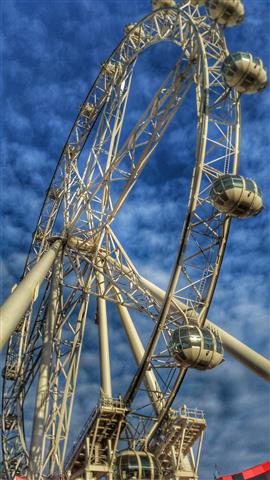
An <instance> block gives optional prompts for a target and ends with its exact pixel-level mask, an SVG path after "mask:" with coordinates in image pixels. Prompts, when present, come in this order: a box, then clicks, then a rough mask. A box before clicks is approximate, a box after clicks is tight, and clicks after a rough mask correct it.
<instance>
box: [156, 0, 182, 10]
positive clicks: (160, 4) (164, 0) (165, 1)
mask: <svg viewBox="0 0 270 480" xmlns="http://www.w3.org/2000/svg"><path fill="white" fill-rule="evenodd" d="M175 6H176V2H175V0H152V9H153V10H158V9H159V8H165V7H175Z"/></svg>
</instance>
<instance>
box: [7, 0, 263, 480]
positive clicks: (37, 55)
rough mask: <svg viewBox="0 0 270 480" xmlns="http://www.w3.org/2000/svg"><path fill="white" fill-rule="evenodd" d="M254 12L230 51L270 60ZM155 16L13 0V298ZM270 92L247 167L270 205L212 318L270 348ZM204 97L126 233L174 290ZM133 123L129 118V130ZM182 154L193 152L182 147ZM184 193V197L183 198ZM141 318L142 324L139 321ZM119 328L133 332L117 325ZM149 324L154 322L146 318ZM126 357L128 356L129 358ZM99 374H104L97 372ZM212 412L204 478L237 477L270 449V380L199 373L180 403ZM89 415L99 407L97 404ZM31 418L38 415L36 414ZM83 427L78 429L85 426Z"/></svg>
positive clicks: (123, 374) (140, 72)
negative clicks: (90, 106)
mask: <svg viewBox="0 0 270 480" xmlns="http://www.w3.org/2000/svg"><path fill="white" fill-rule="evenodd" d="M245 6H246V20H245V22H244V23H243V24H242V25H240V26H239V27H237V28H233V29H228V30H226V38H227V41H228V46H229V49H230V50H232V51H236V50H242V51H251V52H253V53H254V54H256V55H257V56H260V57H262V58H263V60H264V62H265V63H266V64H267V65H268V66H269V55H270V41H269V20H270V0H246V1H245ZM149 11H150V1H149V0H133V1H128V0H98V1H94V0H68V1H65V0H54V1H53V0H18V1H12V0H4V1H3V2H2V4H1V27H2V28H1V30H2V32H3V37H4V42H1V49H2V52H1V76H2V80H3V88H2V96H1V133H2V134H1V165H0V168H1V258H0V262H1V297H2V299H3V298H5V297H6V296H7V295H8V292H9V291H10V288H11V287H12V285H13V284H14V283H16V282H17V281H18V278H19V277H20V275H21V272H22V269H23V265H24V262H25V258H26V254H27V251H28V247H29V243H30V241H31V235H32V232H33V231H34V229H35V223H36V220H37V218H38V214H39V210H40V207H41V205H42V201H43V197H44V193H45V191H46V189H47V187H48V183H49V180H50V177H51V175H52V173H53V170H54V167H55V164H56V161H57V159H58V158H59V155H60V152H61V150H62V147H63V144H64V143H65V141H66V138H67V135H68V133H69V130H70V128H71V126H72V123H73V121H74V119H75V117H76V115H77V113H78V110H79V107H80V104H81V102H82V101H83V99H84V97H85V96H86V93H87V92H88V90H89V88H90V86H91V84H92V83H93V81H94V79H95V77H96V76H97V74H98V72H99V66H100V63H101V62H102V61H104V60H105V59H106V58H107V57H108V56H109V55H110V53H111V51H112V50H113V49H114V48H115V46H116V45H117V43H118V42H119V41H120V40H121V38H122V35H123V28H124V25H126V24H128V23H130V22H135V21H138V20H139V19H141V18H142V17H144V16H145V15H147V14H148V13H149ZM175 53H176V47H175V46H173V45H169V44H166V45H160V46H155V47H154V48H152V49H151V50H149V51H148V52H146V53H145V54H144V55H143V56H142V58H141V60H140V61H139V62H138V64H137V70H136V72H135V76H134V86H133V87H132V91H131V97H130V102H129V110H128V116H127V122H130V123H132V122H133V123H134V119H136V118H138V116H139V115H140V112H142V111H143V109H144V108H145V107H146V106H147V104H148V102H149V100H150V99H151V97H152V95H153V93H154V92H155V90H156V89H157V88H158V86H159V85H160V83H161V81H162V80H163V78H164V76H165V75H166V72H168V71H169V69H170V67H171V66H172V65H173V62H174V60H175ZM269 111H270V97H269V90H266V91H264V92H263V93H262V94H260V95H255V96H245V97H243V98H242V135H241V169H240V170H241V173H242V174H243V175H245V176H248V177H250V178H254V179H255V180H256V181H257V183H258V184H259V186H260V187H261V188H262V191H263V194H264V199H265V209H264V211H263V212H262V214H261V215H260V216H258V217H256V218H254V219H248V220H242V221H240V220H234V221H233V225H232V229H231V234H230V239H229V243H228V247H227V251H226V255H225V259H224V263H223V267H222V271H221V275H220V279H219V282H218V286H217V289H216V293H215V296H214V301H213V304H212V306H211V310H210V313H209V318H210V319H211V320H213V321H214V322H216V323H217V324H218V325H220V326H222V327H224V328H225V329H226V330H228V331H229V332H230V333H232V334H234V335H235V336H237V337H238V338H239V339H241V340H242V341H244V342H246V343H247V344H248V345H250V346H251V347H253V348H254V349H256V350H257V351H259V352H260V353H262V354H263V355H265V356H268V357H269V356H270V352H269V333H270V332H269V313H270V301H269V299H270V288H269V286H270V277H269V260H270V258H269V257H270V252H269V248H270V231H269V215H270V213H269V212H270V201H269V185H270V165H269V151H270V148H269V120H270V119H269ZM195 125H196V118H195V106H194V97H193V96H192V92H191V97H190V99H188V100H187V104H186V107H183V109H182V110H181V113H180V112H179V115H178V117H177V118H176V121H175V122H174V123H173V124H172V125H171V128H170V130H169V131H168V133H167V135H166V136H165V137H164V139H163V141H162V143H161V144H160V145H159V147H158V149H157V151H156V152H155V154H154V157H153V159H151V162H150V164H149V165H148V166H147V168H146V170H145V172H144V173H143V175H142V178H141V179H140V182H138V185H136V187H135V189H134V191H133V192H132V195H131V196H130V198H129V199H128V201H127V204H126V205H125V207H124V209H123V211H122V212H121V215H120V216H119V219H118V220H117V222H116V225H115V229H116V231H117V233H118V235H119V237H120V239H121V242H122V243H123V245H124V246H125V248H126V250H127V251H128V253H129V255H130V256H131V258H132V259H133V261H134V262H135V264H136V266H137V267H138V269H139V270H140V271H141V273H142V274H144V275H145V276H147V277H149V278H151V279H152V280H153V281H154V282H156V283H157V284H159V285H160V286H162V287H165V286H166V282H167V280H168V276H169V273H170V269H171V268H172V265H173V261H174V257H175V254H176V248H177V244H178V239H179V234H180V231H181V226H182V221H183V219H184V216H185V208H186V199H187V195H188V186H189V182H190V175H191V171H192V166H193V165H192V162H190V158H192V156H194V149H195V145H194V140H195ZM127 128H128V126H127ZM180 152H181V154H180ZM179 192H181V194H180V193H179ZM111 314H112V316H113V318H114V320H113V321H112V326H111V333H112V329H113V330H114V332H113V335H114V346H115V345H117V348H115V347H114V346H113V345H112V349H111V350H112V370H113V379H114V393H115V394H116V395H117V394H118V393H120V392H121V388H122V387H123V384H124V383H125V379H127V382H128V379H129V361H131V360H130V355H131V353H130V352H129V351H128V348H127V345H126V342H125V340H124V336H123V333H122V331H120V325H118V323H117V319H115V317H114V315H115V312H113V311H112V312H111ZM139 322H140V319H138V323H139ZM117 326H119V329H118V328H117ZM140 328H141V330H143V328H145V329H147V326H144V325H143V324H141V325H140ZM93 337H94V338H93V340H92V338H90V339H89V338H88V337H87V342H86V346H85V348H84V355H83V358H82V368H81V372H80V377H79V385H78V395H77V402H76V405H75V413H74V420H73V427H72V429H73V434H74V435H75V433H76V429H77V428H78V427H77V424H78V419H79V418H81V417H82V416H83V415H86V413H87V415H88V413H90V410H91V407H93V406H94V404H95V403H96V400H97V397H96V396H95V394H96V392H97V390H98V378H97V376H96V375H94V373H93V375H92V376H91V377H90V376H89V366H94V367H95V366H96V365H97V362H98V360H97V340H96V333H94V334H93ZM123 358H125V362H123ZM94 370H96V369H95V368H94ZM183 402H185V403H186V404H187V405H188V406H191V407H198V408H202V409H204V410H205V414H206V418H207V422H208V430H207V434H206V437H205V443H204V447H203V452H202V460H201V467H200V473H201V477H200V478H201V479H202V480H207V479H210V478H212V476H213V471H214V465H215V464H217V465H218V469H219V471H220V472H221V473H230V472H234V471H239V470H241V469H244V468H247V467H249V466H251V465H254V464H256V463H260V462H263V461H265V460H267V459H269V457H270V444H269V438H270V437H269V433H270V427H269V425H270V396H269V388H268V387H267V386H266V385H265V383H264V382H263V381H262V380H261V379H260V378H256V376H254V375H253V374H252V373H250V372H249V371H247V370H246V369H245V368H244V367H242V366H241V365H239V364H238V363H236V362H235V361H234V360H233V359H231V358H230V357H228V356H227V357H226V362H225V363H224V364H223V365H222V366H221V367H219V368H217V369H216V370H214V371H212V372H208V373H200V372H195V371H192V372H189V374H188V376H187V380H186V382H185V385H184V387H183V389H182V390H181V394H180V396H179V405H181V403H183ZM85 412H86V413H85ZM26 417H27V418H28V423H29V424H30V423H31V421H30V417H28V413H27V415H26ZM74 432H75V433H74Z"/></svg>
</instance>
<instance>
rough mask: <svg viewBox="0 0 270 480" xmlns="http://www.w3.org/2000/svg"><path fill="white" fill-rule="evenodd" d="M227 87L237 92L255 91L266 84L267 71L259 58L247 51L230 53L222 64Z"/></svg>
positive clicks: (258, 90)
mask: <svg viewBox="0 0 270 480" xmlns="http://www.w3.org/2000/svg"><path fill="white" fill-rule="evenodd" d="M221 70H222V75H223V78H224V80H225V82H226V84H227V85H228V87H231V88H234V89H235V90H236V91H237V92H239V93H256V92H260V91H261V90H263V89H264V88H265V87H266V85H267V72H266V69H265V67H264V65H263V62H262V60H261V59H260V58H257V57H253V55H252V54H251V53H248V52H236V53H231V54H230V55H228V57H226V58H225V60H224V62H223V65H222V69H221Z"/></svg>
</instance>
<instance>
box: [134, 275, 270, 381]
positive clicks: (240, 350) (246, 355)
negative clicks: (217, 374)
mask: <svg viewBox="0 0 270 480" xmlns="http://www.w3.org/2000/svg"><path fill="white" fill-rule="evenodd" d="M140 279H141V282H142V285H144V286H145V287H146V288H148V289H149V290H150V292H151V293H152V294H153V296H154V297H155V298H156V299H157V300H160V301H163V299H164V297H165V291H164V290H162V289H161V288H159V287H157V286H156V285H154V284H153V283H152V282H150V281H149V280H147V279H146V278H144V277H141V276H140ZM174 306H175V307H176V308H177V307H179V308H180V309H181V310H182V311H183V310H184V309H186V305H185V304H184V303H182V302H180V301H179V300H178V299H176V298H174V299H173V302H172V308H173V307H174ZM205 326H206V327H208V328H211V329H212V330H214V331H215V330H216V331H217V332H218V333H219V335H220V338H221V341H222V344H223V347H224V350H225V351H226V352H227V353H229V354H230V355H231V356H233V357H234V358H235V359H236V360H238V361H239V362H240V363H242V364H243V365H245V367H247V368H249V369H250V370H252V371H253V372H254V373H256V374H257V375H259V376H260V377H262V378H263V379H264V380H266V381H267V382H270V361H269V360H268V359H267V358H265V357H263V355H260V354H259V353H257V352H255V350H252V348H250V347H248V346H247V345H245V344H244V343H243V342H240V340H237V338H235V337H233V336H232V335H230V334H229V333H227V332H226V331H225V330H223V329H222V328H220V327H218V326H217V325H216V324H215V323H212V322H210V320H206V322H205Z"/></svg>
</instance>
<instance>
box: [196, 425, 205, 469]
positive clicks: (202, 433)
mask: <svg viewBox="0 0 270 480" xmlns="http://www.w3.org/2000/svg"><path fill="white" fill-rule="evenodd" d="M203 437H204V430H202V432H201V436H200V440H199V445H198V450H197V455H196V464H195V473H196V475H198V470H199V463H200V458H201V451H202V443H203Z"/></svg>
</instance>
